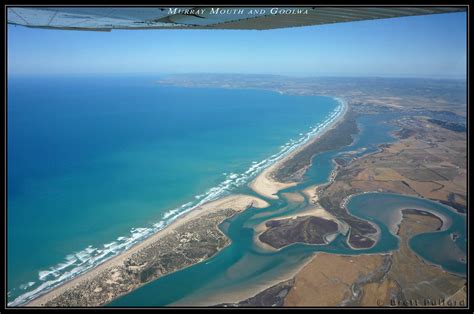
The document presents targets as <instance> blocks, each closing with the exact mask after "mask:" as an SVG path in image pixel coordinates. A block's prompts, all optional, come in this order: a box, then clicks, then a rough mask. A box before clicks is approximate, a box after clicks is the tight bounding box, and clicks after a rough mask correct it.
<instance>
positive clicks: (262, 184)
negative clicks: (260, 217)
mask: <svg viewBox="0 0 474 314" xmlns="http://www.w3.org/2000/svg"><path fill="white" fill-rule="evenodd" d="M334 99H336V100H337V101H338V102H339V103H340V105H341V106H342V108H341V112H340V113H339V115H338V116H337V117H335V118H334V119H333V120H332V121H331V122H330V123H329V124H328V125H327V126H326V127H324V128H323V129H322V130H321V131H320V132H318V133H316V134H315V135H314V136H313V137H312V138H310V139H309V140H308V141H307V142H305V143H304V144H303V145H301V146H299V147H298V148H296V149H295V150H293V151H291V152H290V153H288V154H287V155H285V156H284V157H283V158H281V159H280V160H278V161H276V162H275V163H274V164H273V165H271V166H270V167H268V168H266V169H264V170H263V171H262V172H261V173H260V174H259V175H258V176H257V177H256V178H255V179H253V180H252V181H251V182H250V184H249V187H250V188H251V189H252V190H253V191H255V192H256V193H258V194H259V195H261V196H264V197H267V198H271V199H278V196H277V195H276V193H278V192H279V191H280V190H282V189H285V188H288V187H292V186H295V185H297V182H280V181H278V180H276V179H275V178H274V176H273V174H274V173H275V172H276V171H277V170H278V169H279V168H280V167H281V166H282V165H283V164H284V163H285V162H287V161H288V160H290V159H291V158H293V157H294V156H295V155H296V154H298V153H300V152H301V151H304V150H305V149H306V148H307V147H308V146H310V145H312V144H313V143H315V142H317V141H318V140H319V139H320V138H321V137H322V136H323V135H324V134H326V133H327V132H328V131H329V130H332V129H335V128H336V127H337V125H338V124H339V123H340V122H341V121H343V120H344V118H345V117H346V114H347V112H348V110H349V105H348V103H347V102H346V101H345V100H343V99H341V98H338V97H334ZM309 166H310V165H308V167H309ZM305 170H306V169H303V171H305Z"/></svg>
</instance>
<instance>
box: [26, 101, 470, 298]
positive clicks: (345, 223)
mask: <svg viewBox="0 0 474 314" xmlns="http://www.w3.org/2000/svg"><path fill="white" fill-rule="evenodd" d="M342 95H343V94H342ZM346 96H347V95H343V97H345V98H346ZM336 99H337V100H338V101H339V102H340V103H341V105H342V109H343V110H342V112H340V113H339V115H338V116H337V117H336V118H335V119H333V120H332V121H330V123H328V125H326V126H325V127H324V128H323V129H322V130H321V131H320V132H317V133H316V134H313V136H312V137H310V138H309V139H308V140H307V141H306V142H304V143H302V144H301V145H300V146H298V147H297V148H296V149H294V150H293V151H291V152H289V153H288V154H286V155H284V156H283V157H282V158H281V159H278V160H277V161H276V162H274V163H273V164H271V165H269V166H268V167H266V168H264V169H263V170H262V171H261V172H260V173H259V174H258V175H257V176H256V177H255V178H254V179H253V180H252V181H251V182H250V183H249V184H248V185H249V187H250V188H251V189H252V190H253V191H254V192H256V193H257V194H258V195H260V196H261V197H262V198H259V197H253V196H247V195H230V196H227V197H224V198H220V199H218V200H216V201H212V202H210V203H206V204H204V205H202V206H201V207H203V208H204V207H206V206H208V207H213V208H214V210H208V211H200V210H199V209H196V210H192V211H190V212H188V213H187V214H186V215H183V216H181V217H179V218H178V219H177V220H176V221H174V222H173V223H171V224H170V225H169V226H167V227H166V228H164V229H163V230H162V231H163V235H162V239H161V240H160V236H158V234H159V233H160V232H162V231H160V232H158V233H157V234H154V235H152V236H151V237H150V238H148V239H146V240H145V241H144V242H141V243H139V244H137V245H135V246H133V247H132V248H131V249H129V250H127V251H125V252H123V253H121V254H120V255H117V256H115V257H113V258H112V259H110V260H107V261H105V262H104V263H103V264H100V265H99V266H98V267H96V268H94V269H92V270H91V271H89V272H87V273H84V274H82V275H80V276H78V277H76V278H74V279H72V280H70V281H68V282H65V283H64V284H62V285H60V286H58V287H57V288H55V289H53V290H51V291H48V292H46V293H45V294H44V295H42V296H40V297H38V298H36V299H33V300H32V301H30V302H29V303H27V304H26V306H100V305H104V304H107V303H109V302H111V301H112V300H113V299H115V298H117V297H119V296H122V295H125V294H127V293H129V292H131V291H132V290H134V289H136V288H138V287H140V286H142V285H143V284H144V283H147V282H149V281H151V280H154V279H157V278H159V277H161V276H163V275H164V274H169V273H171V272H174V271H177V270H181V269H183V268H186V267H189V266H191V265H193V264H196V263H199V262H201V261H203V260H205V259H207V258H210V257H211V256H213V255H214V254H216V253H217V252H218V251H219V250H221V249H222V248H224V247H225V246H227V245H229V244H230V240H229V239H228V238H227V237H226V236H225V235H224V234H223V233H222V232H221V231H220V230H219V228H218V226H219V225H220V223H222V222H223V221H224V220H226V219H228V218H230V217H232V216H233V215H235V214H236V213H238V212H241V211H243V210H245V209H247V208H249V207H250V206H253V207H256V208H264V207H267V206H268V205H269V204H268V203H267V202H266V201H264V199H265V198H266V199H278V198H279V197H280V194H278V192H279V191H281V190H283V189H286V188H289V187H293V186H295V185H297V184H298V183H299V182H301V179H302V177H303V175H304V173H305V172H306V170H307V169H308V168H309V167H310V166H311V160H312V157H313V156H314V155H315V154H317V153H319V152H322V151H326V150H331V149H335V148H337V147H334V145H335V146H341V145H342V146H344V145H346V144H348V143H347V142H348V141H352V135H353V134H355V133H357V124H356V123H355V118H354V117H355V116H356V115H357V111H356V112H354V109H353V108H349V105H348V103H347V102H345V101H342V100H341V99H340V98H336ZM351 104H354V101H351ZM336 128H337V130H338V132H334V130H335V129H336ZM335 133H343V134H344V135H340V134H339V135H337V134H335ZM334 138H336V139H337V140H336V141H333V140H332V139H334ZM399 140H400V141H403V140H404V138H403V137H399ZM349 144H350V143H349ZM397 145H399V144H397ZM382 153H386V152H385V150H382V152H379V153H378V154H382ZM335 163H336V167H335V169H333V171H332V172H331V175H330V177H329V178H328V181H327V182H325V183H322V184H319V185H316V186H314V185H313V186H310V187H307V188H305V189H304V190H303V191H301V192H302V195H305V197H306V198H307V200H308V208H307V209H306V210H304V211H302V212H299V213H296V214H294V215H286V216H285V215H283V216H281V217H278V218H276V219H274V220H275V221H281V220H283V219H297V218H298V217H304V216H305V214H306V215H310V216H312V215H313V214H314V216H316V217H321V218H324V219H327V220H330V221H333V222H336V223H337V224H338V231H339V232H343V233H344V234H347V237H348V242H347V243H348V244H349V246H350V247H352V248H353V249H354V250H356V249H357V248H358V247H363V246H361V245H359V244H361V243H362V242H360V241H359V242H358V240H357V239H356V238H354V235H355V236H357V238H358V239H359V240H360V239H364V240H366V241H365V242H364V243H363V244H364V246H367V245H369V246H371V245H373V244H374V243H375V242H377V237H378V235H379V232H380V230H377V228H374V227H373V225H371V224H370V222H368V221H365V220H360V219H358V218H357V217H355V216H352V215H351V214H350V213H349V212H348V210H347V208H346V207H345V205H346V202H347V201H348V199H349V198H350V195H351V194H358V193H360V192H363V191H365V190H364V189H350V190H348V191H347V193H345V194H344V193H341V194H340V195H339V194H334V195H332V194H330V193H329V194H328V193H327V191H326V194H325V195H320V193H319V190H320V189H323V188H324V187H326V186H327V185H330V184H331V183H334V181H335V179H336V176H340V177H344V176H345V175H347V174H348V172H347V169H345V170H344V171H343V173H342V174H341V173H339V172H340V171H339V170H341V167H342V166H340V165H339V162H338V161H336V162H335ZM409 182H410V183H411V181H409ZM334 185H335V187H334V188H336V187H337V186H338V185H337V184H334ZM344 189H345V190H346V189H347V187H344ZM367 189H370V190H373V189H372V188H371V186H370V185H369V186H367ZM383 190H387V192H390V191H391V190H394V189H392V188H388V187H387V188H386V189H382V190H381V191H383ZM397 191H398V190H397ZM401 191H403V190H401ZM330 192H331V193H332V190H330ZM289 195H290V193H282V196H283V197H285V198H287V196H289ZM293 196H294V197H296V196H295V195H293ZM330 196H334V197H331V198H332V200H331V199H329V197H330ZM346 196H349V198H346ZM233 197H237V199H233ZM227 198H229V199H228V201H224V200H225V199H227ZM239 199H240V200H239ZM232 200H233V201H235V202H236V203H232V202H233V201H232ZM288 200H290V198H289V197H288ZM221 201H222V202H223V203H221ZM333 201H334V202H333ZM333 203H334V204H333ZM231 205H232V206H234V207H235V208H233V207H232V206H231ZM335 206H336V207H337V208H338V210H335ZM319 208H321V209H324V211H322V210H319ZM340 215H342V217H339V216H340ZM186 217H188V219H187V220H185V218H186ZM189 217H194V218H192V219H191V218H189ZM405 217H408V218H406V219H404V218H405ZM398 218H399V221H394V222H393V224H392V225H391V226H389V228H390V229H391V231H392V232H393V231H394V230H397V231H398V232H397V236H398V237H399V238H400V239H401V240H402V246H401V248H400V249H399V251H400V252H399V251H394V252H392V253H389V254H387V253H375V254H362V255H350V256H349V255H347V256H346V255H340V254H339V255H338V254H328V253H317V254H314V255H312V256H311V257H310V258H308V259H307V260H306V261H305V262H304V263H302V264H301V265H300V266H299V267H297V269H292V270H291V271H290V270H288V271H287V272H286V274H282V275H280V276H278V278H274V279H272V280H271V282H268V283H267V284H265V286H259V287H249V289H248V290H247V291H245V292H244V291H240V292H238V293H236V295H234V296H232V298H230V299H232V300H235V303H219V302H216V303H213V304H218V303H219V305H224V306H236V305H241V306H246V305H247V306H259V305H260V306H268V304H274V305H275V304H276V305H292V304H293V306H295V305H297V306H301V304H304V302H303V303H302V302H300V301H302V300H303V299H301V298H303V297H308V296H309V294H308V293H309V292H306V294H308V295H306V296H305V292H304V290H308V288H315V287H313V286H311V287H306V288H305V286H304V285H305V282H304V276H305V269H306V270H307V271H306V272H307V273H308V274H309V275H311V276H313V275H315V274H316V272H317V271H318V269H319V268H320V267H323V269H322V270H321V274H323V272H325V273H326V275H331V273H330V271H333V272H334V271H336V268H337V267H336V266H337V265H339V266H344V267H353V268H354V273H353V274H352V273H351V274H349V275H350V276H352V275H354V276H356V277H354V279H352V278H343V280H342V283H347V285H349V286H350V284H351V283H353V282H352V281H354V280H356V279H357V276H359V275H361V274H362V276H365V277H366V280H365V281H364V282H363V283H359V284H355V286H354V289H355V290H357V291H358V292H357V291H355V292H357V296H353V297H354V298H356V299H357V298H359V297H360V296H362V299H357V300H355V299H354V300H353V297H352V296H351V297H350V298H349V299H348V300H342V301H343V302H342V303H334V304H333V303H330V305H338V304H340V305H341V304H342V305H351V304H356V305H362V306H363V305H365V306H375V305H377V306H380V304H374V302H375V301H374V300H369V299H370V298H371V297H372V296H377V295H380V296H381V298H382V299H383V300H384V302H390V298H389V296H390V293H391V291H396V293H397V294H396V295H397V297H398V296H400V295H401V291H402V290H401V289H403V290H405V289H408V290H407V291H408V293H409V294H410V293H411V292H410V291H412V290H413V291H416V290H417V289H419V288H420V287H418V282H421V281H423V280H425V279H424V278H425V277H426V278H429V280H430V282H431V284H432V285H433V286H434V287H435V288H434V289H436V290H434V291H435V292H436V293H441V295H443V293H444V291H445V290H446V289H447V290H446V291H448V290H449V292H450V294H449V295H450V297H449V298H450V299H451V298H453V297H454V293H456V295H458V294H459V298H461V297H462V296H463V291H461V290H462V288H459V287H460V285H461V284H462V282H463V279H459V278H458V277H457V276H455V275H452V274H450V273H447V272H446V271H444V270H442V268H441V267H439V266H435V265H431V264H429V263H426V262H425V261H424V260H423V259H421V258H420V257H419V256H418V255H417V254H416V253H415V252H412V251H411V250H409V249H408V243H406V241H404V240H403V239H405V240H408V239H409V238H411V236H413V234H417V233H423V232H432V231H434V230H433V228H432V225H433V223H434V222H436V223H437V228H436V229H437V230H440V229H442V228H444V227H445V226H446V225H449V221H446V220H445V219H444V218H446V217H439V216H437V215H432V213H429V212H424V211H423V213H422V212H420V211H419V210H417V209H416V208H413V209H411V211H410V209H400V217H398ZM412 218H416V219H412ZM270 220H271V219H270ZM425 220H426V224H425V223H424V221H425ZM419 221H421V222H423V224H422V225H417V224H418V223H419ZM173 225H174V226H175V231H168V232H164V231H165V230H173V228H171V229H170V227H171V226H173ZM211 230H212V231H211ZM265 230H267V228H266V226H265V222H264V223H262V224H261V225H259V226H258V227H257V230H256V234H255V236H254V243H255V245H256V246H257V247H259V248H260V249H263V250H267V251H268V250H270V251H272V250H273V251H277V250H278V249H276V248H274V247H272V246H271V245H269V244H267V243H263V242H261V241H260V240H259V236H260V235H261V234H262V233H263V232H265ZM349 232H350V233H349ZM399 232H401V234H400V233H399ZM189 233H191V234H192V236H194V237H195V240H196V239H201V240H204V239H205V240H206V241H209V240H213V241H211V242H212V245H210V246H211V247H210V248H207V250H205V253H204V254H202V253H203V252H201V254H200V255H199V257H198V258H194V259H192V258H191V259H190V258H188V257H187V253H186V252H188V253H189V252H193V251H195V250H193V247H192V246H191V245H187V244H189V241H188V242H186V239H187V238H188V239H189ZM348 233H349V234H348ZM353 233H354V235H353ZM359 235H360V238H359ZM349 238H350V239H349ZM153 239H154V240H153ZM181 240H184V242H180V241H181ZM144 243H147V244H146V245H145V244H144ZM351 243H353V244H354V246H353V245H351ZM163 245H165V246H163ZM145 246H146V247H145ZM158 246H160V248H161V250H163V248H165V249H169V250H171V251H173V254H175V252H174V251H178V252H179V253H176V254H177V255H174V256H172V257H170V256H165V257H166V258H168V259H169V258H171V260H172V261H173V263H174V264H176V263H177V264H179V265H178V267H176V265H163V263H162V262H161V261H160V259H161V258H163V256H154V255H153V254H156V253H157V247H158ZM173 246H174V247H178V249H177V250H175V249H174V247H173ZM137 248H142V250H141V251H139V250H138V249H137ZM131 251H133V252H134V253H136V254H132V253H130V252H131ZM402 251H403V252H402ZM139 252H141V253H145V254H138V253H139ZM125 256H127V257H128V260H127V259H126V258H125ZM183 257H184V258H183ZM126 260H127V262H125V261H126ZM113 261H115V264H114V263H112V262H113ZM117 261H119V262H120V263H122V264H121V265H118V264H117ZM323 264H324V265H326V266H324V265H323ZM107 265H108V266H109V267H107ZM331 265H332V266H331ZM333 266H334V267H333ZM368 269H372V270H376V273H377V274H381V276H382V277H380V276H378V275H377V276H375V277H371V276H370V273H366V270H368ZM393 269H395V270H397V269H398V271H394V270H393ZM402 270H403V271H402ZM405 270H406V271H405ZM410 271H419V272H421V273H422V275H423V276H425V277H423V276H421V275H420V276H415V277H416V278H410V277H406V274H405V273H407V274H408V273H410ZM357 272H359V273H357ZM332 274H333V275H334V276H337V275H338V273H337V272H336V273H332ZM386 274H389V275H390V276H389V277H390V278H389V277H387V276H386ZM365 277H364V278H365ZM439 277H442V278H444V279H445V282H439V281H436V280H437V279H436V278H439ZM81 278H82V279H81ZM137 278H138V279H137ZM298 278H299V279H298ZM315 278H316V277H315ZM318 278H319V277H318ZM119 279H120V280H119ZM298 280H299V281H298ZM351 280H352V281H351ZM417 280H418V281H417ZM401 282H403V283H404V285H403V287H401V286H400V283H401ZM302 283H303V286H301V284H302ZM104 286H105V287H104ZM111 287H112V288H111ZM292 287H302V289H298V291H299V292H296V290H295V289H292ZM104 288H105V291H104ZM346 288H347V287H346V286H344V287H340V288H338V287H335V288H334V289H336V290H337V289H340V290H341V291H343V292H344V291H345V290H343V289H346ZM315 289H316V288H315ZM334 289H332V288H331V289H328V290H327V291H326V292H325V293H329V291H331V294H332V293H333V292H334V291H336V290H334ZM366 289H367V290H366ZM397 289H398V290H397ZM362 290H363V291H362ZM282 291H283V292H284V293H283V292H282ZM315 291H318V290H317V289H316V290H315ZM338 291H339V290H338ZM452 291H454V292H453V293H452V294H451V292H452ZM290 292H291V295H290V297H289V298H286V297H287V296H288V293H290ZM350 292H351V293H355V292H354V291H350ZM362 292H364V293H362ZM458 292H459V293H458ZM404 293H405V292H404ZM299 294H302V295H299ZM415 296H416V297H418V296H417V295H415ZM237 299H238V300H237ZM332 299H334V300H332ZM332 299H331V300H329V299H328V300H329V301H331V302H332V301H334V302H336V301H337V300H336V299H335V298H332ZM239 300H243V301H239ZM269 300H270V301H269ZM307 300H309V299H307ZM328 300H324V298H323V299H322V301H324V302H325V301H328ZM313 301H314V300H313ZM329 301H328V302H329ZM339 301H341V300H339ZM355 301H357V302H360V303H353V302H355ZM71 302H76V303H71ZM230 302H234V301H230ZM268 302H270V303H268ZM324 302H323V303H324ZM323 303H321V304H318V305H323ZM312 305H315V304H308V306H312ZM383 305H384V306H387V303H384V304H383Z"/></svg>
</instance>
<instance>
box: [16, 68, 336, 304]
mask: <svg viewBox="0 0 474 314" xmlns="http://www.w3.org/2000/svg"><path fill="white" fill-rule="evenodd" d="M157 79H158V77H154V76H121V77H113V76H75V77H9V78H8V104H7V110H8V121H7V122H8V129H7V131H8V138H7V140H8V143H7V145H8V146H7V149H8V155H7V162H8V167H7V171H8V178H7V180H8V181H7V183H8V191H7V196H8V203H7V214H8V217H7V219H8V220H7V228H8V230H7V232H8V233H7V235H8V241H7V245H8V247H7V253H8V259H7V262H8V272H7V275H8V278H7V289H8V302H9V303H10V304H11V305H16V304H21V303H23V302H25V301H26V300H28V299H29V298H31V297H33V296H34V295H37V294H39V293H41V292H44V291H46V290H48V289H50V288H52V287H54V286H56V285H58V284H59V283H61V282H64V281H65V280H67V279H69V278H71V277H72V276H76V275H78V274H80V273H82V272H84V271H86V270H88V269H90V268H91V267H93V266H94V265H96V264H98V263H100V262H101V261H104V260H106V259H108V258H110V257H111V256H114V255H116V254H118V253H119V252H120V251H123V250H125V249H127V248H128V247H130V246H132V245H133V244H134V243H136V242H138V241H141V240H142V239H144V238H145V237H147V236H148V235H150V234H152V233H153V232H154V231H156V230H159V229H161V228H163V227H164V226H165V225H166V224H168V223H169V222H170V221H172V220H173V219H176V217H178V216H179V215H180V214H182V213H184V212H186V211H187V210H190V209H192V208H193V207H194V206H196V205H197V204H199V203H202V202H205V201H208V200H212V199H215V198H217V197H220V196H223V195H226V194H229V193H231V192H234V191H236V190H238V189H242V188H243V187H245V185H246V184H247V183H248V182H249V181H250V180H251V179H252V178H253V177H254V176H255V175H256V174H257V173H258V172H259V171H260V170H262V169H263V168H264V167H266V166H268V165H269V164H271V163H272V162H273V161H274V160H276V159H278V158H280V157H281V156H282V155H283V154H285V153H287V152H289V151H290V150H292V149H294V148H295V147H297V146H298V145H300V144H301V143H302V142H303V141H304V140H305V139H307V138H308V137H309V136H310V135H311V134H312V133H314V132H315V131H317V130H318V127H319V126H321V125H322V123H324V121H327V119H328V118H330V117H331V115H334V113H335V111H336V110H337V109H338V108H339V103H338V101H337V100H336V99H334V98H330V97H322V96H292V95H286V94H279V93H276V92H272V91H264V90H256V89H217V88H181V87H170V86H160V85H158V84H157V83H156V80H157Z"/></svg>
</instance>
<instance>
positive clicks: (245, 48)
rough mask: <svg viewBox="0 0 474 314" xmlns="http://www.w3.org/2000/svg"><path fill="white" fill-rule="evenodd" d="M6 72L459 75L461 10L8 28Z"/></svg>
mask: <svg viewBox="0 0 474 314" xmlns="http://www.w3.org/2000/svg"><path fill="white" fill-rule="evenodd" d="M8 70H9V75H16V74H35V75H36V74H86V73H104V74H111V73H156V74H166V73H191V72H209V73H211V72H213V73H262V74H281V75H297V76H325V75H331V76H389V77H438V78H441V77H442V78H464V77H465V76H466V13H449V14H436V15H429V16H417V17H402V18H393V19H384V20H372V21H360V22H352V23H340V24H329V25H321V26H310V27H296V28H287V29H276V30H267V31H239V30H143V31H126V30H122V31H120V30H115V31H112V32H110V33H106V32H86V31H61V30H46V29H30V28H26V27H21V26H12V25H9V26H8Z"/></svg>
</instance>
